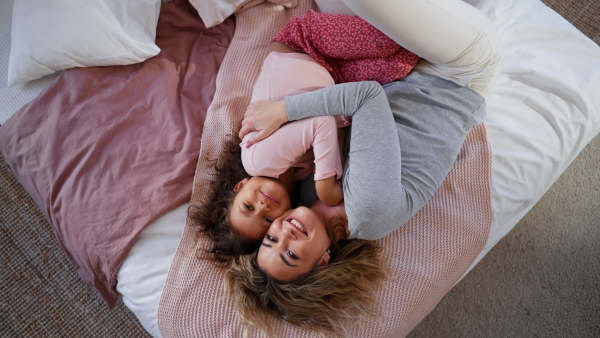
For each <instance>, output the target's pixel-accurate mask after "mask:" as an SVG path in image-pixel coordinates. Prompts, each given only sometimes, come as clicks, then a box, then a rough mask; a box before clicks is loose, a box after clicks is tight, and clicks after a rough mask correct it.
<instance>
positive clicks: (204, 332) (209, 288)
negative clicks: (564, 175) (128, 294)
mask: <svg viewBox="0 0 600 338" xmlns="http://www.w3.org/2000/svg"><path fill="white" fill-rule="evenodd" d="M252 1H253V4H255V5H254V6H252V7H249V8H248V6H246V7H244V8H243V10H242V11H240V12H238V13H237V14H236V32H235V35H234V38H233V41H232V42H231V45H230V47H229V50H228V52H227V54H226V56H225V59H224V61H223V64H222V66H221V69H220V71H219V75H218V77H217V91H216V93H215V97H214V99H213V102H212V105H211V106H210V107H209V110H208V115H207V117H206V121H205V124H204V130H203V134H202V143H201V150H200V158H199V161H198V165H197V168H196V174H195V181H194V188H193V191H192V199H191V203H192V204H195V205H197V204H200V203H203V201H204V198H205V195H206V194H205V191H206V186H207V183H208V182H209V181H210V179H211V175H210V174H211V172H212V169H211V168H210V162H209V161H208V160H209V159H211V158H214V157H218V155H219V154H220V153H221V151H222V146H223V142H224V140H226V139H227V138H229V137H231V136H234V135H231V130H232V127H233V126H234V125H235V124H236V123H238V122H239V121H240V120H241V119H242V117H243V113H244V111H245V108H246V106H247V105H248V103H249V100H250V95H251V91H252V86H253V84H254V81H255V79H256V77H257V76H258V74H259V70H260V66H261V63H262V60H263V59H264V57H265V51H266V47H267V45H268V43H269V41H270V39H271V37H273V36H274V35H275V33H276V32H277V31H278V30H279V29H280V28H281V27H282V26H283V25H285V24H286V23H287V22H288V20H289V18H290V17H293V16H297V15H300V14H302V13H304V12H306V11H307V10H309V9H311V7H312V5H313V2H312V1H310V0H299V1H298V3H296V2H295V1H294V0H289V1H291V2H292V3H286V5H287V6H282V4H281V2H282V0H278V1H280V4H276V3H273V2H261V1H258V0H252ZM272 1H274V0H272ZM490 187H491V152H490V148H489V144H488V142H487V136H486V130H485V127H484V126H483V125H481V126H477V127H475V128H474V129H473V131H472V132H471V134H470V135H469V136H468V137H467V140H466V142H465V144H464V146H463V149H462V151H461V153H460V155H459V157H458V159H457V161H456V164H455V166H454V168H453V170H452V171H451V172H450V174H449V176H448V178H447V179H446V181H445V182H444V184H443V186H442V187H441V188H440V190H439V191H438V192H437V193H436V194H435V196H434V197H433V199H432V200H431V201H430V202H429V203H428V204H427V205H426V206H425V208H423V209H422V210H421V211H420V212H419V213H418V214H417V215H416V216H415V217H414V218H413V219H412V220H411V221H409V222H408V223H407V224H406V225H404V226H403V227H402V228H400V229H399V230H397V231H395V232H394V233H392V234H391V235H389V236H387V237H386V238H384V239H383V240H381V241H380V244H381V246H382V247H383V248H384V249H383V255H384V257H385V259H387V261H388V263H389V265H390V267H391V268H392V270H393V276H392V277H393V278H392V279H390V280H388V281H385V282H384V283H383V285H382V287H381V288H380V290H379V291H378V293H377V297H378V303H377V306H378V308H379V310H380V313H381V314H382V316H381V317H379V318H376V317H368V316H365V317H364V318H361V319H359V320H355V321H352V322H349V323H347V327H348V331H349V332H350V334H351V335H352V336H356V337H366V336H369V337H373V336H383V337H401V336H405V335H407V334H408V333H409V332H410V331H411V330H412V329H413V328H414V327H415V326H416V325H417V324H418V323H419V322H420V321H421V320H422V319H423V318H424V317H425V316H426V315H427V314H428V313H429V312H430V311H431V310H432V309H433V307H434V306H435V305H436V304H437V303H438V302H439V301H440V299H441V298H442V297H443V296H444V295H445V294H446V293H447V292H448V291H449V290H450V289H451V288H452V286H453V285H454V284H455V283H456V282H457V281H458V280H459V279H460V277H461V276H462V275H463V273H464V272H465V271H466V270H467V269H468V267H469V266H470V265H471V264H472V262H473V261H474V259H475V258H476V256H477V255H478V254H479V252H480V251H481V250H482V248H483V246H484V244H485V243H486V241H487V238H488V232H489V229H490V225H491V221H492V211H491V200H490ZM209 246H210V242H209V240H208V239H205V238H200V239H197V235H196V232H195V230H194V229H193V228H192V227H191V226H188V225H186V227H185V230H184V233H183V235H182V238H181V242H180V244H179V248H178V249H177V253H176V254H175V257H174V259H173V263H172V264H171V269H170V271H169V275H168V278H167V281H166V284H165V286H164V289H163V293H162V298H161V302H160V305H159V310H158V321H159V327H160V331H161V333H162V335H163V336H165V337H217V336H222V337H240V336H243V333H244V328H243V326H242V324H241V320H240V318H238V315H237V313H236V311H235V309H234V306H233V304H232V303H231V301H230V300H229V299H227V297H226V296H225V294H224V284H225V282H224V279H223V277H224V272H225V270H224V268H221V267H218V266H216V265H215V264H214V263H213V261H212V259H211V257H210V256H208V255H205V256H202V257H198V255H197V249H198V248H208V247H209ZM273 326H274V328H275V332H276V335H277V336H280V337H291V336H294V337H312V336H316V334H314V333H313V332H311V331H310V330H307V329H301V328H297V327H293V326H291V325H289V324H286V323H281V322H278V321H276V320H273ZM253 330H255V329H250V331H249V332H248V333H249V336H251V337H254V336H259V335H260V333H259V332H256V331H253Z"/></svg>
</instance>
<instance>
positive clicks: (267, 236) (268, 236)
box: [265, 235, 277, 243]
mask: <svg viewBox="0 0 600 338" xmlns="http://www.w3.org/2000/svg"><path fill="white" fill-rule="evenodd" d="M265 238H266V239H267V240H268V241H269V242H273V243H277V238H275V237H273V236H271V235H266V236H265Z"/></svg>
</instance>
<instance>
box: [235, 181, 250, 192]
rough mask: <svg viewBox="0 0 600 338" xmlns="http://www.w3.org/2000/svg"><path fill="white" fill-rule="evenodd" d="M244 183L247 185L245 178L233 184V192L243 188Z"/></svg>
mask: <svg viewBox="0 0 600 338" xmlns="http://www.w3.org/2000/svg"><path fill="white" fill-rule="evenodd" d="M246 183H248V179H247V178H244V179H243V180H241V181H239V182H237V183H236V184H235V186H234V187H233V191H238V190H240V189H241V188H242V187H243V186H244V184H246Z"/></svg>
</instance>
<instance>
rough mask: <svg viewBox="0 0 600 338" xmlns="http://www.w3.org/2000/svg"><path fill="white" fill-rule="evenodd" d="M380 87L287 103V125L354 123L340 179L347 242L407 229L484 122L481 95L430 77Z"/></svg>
mask: <svg viewBox="0 0 600 338" xmlns="http://www.w3.org/2000/svg"><path fill="white" fill-rule="evenodd" d="M383 88H385V90H384V89H383ZM383 88H382V87H381V86H380V85H379V84H378V83H376V82H357V83H346V84H339V85H335V86H331V87H326V88H323V89H320V90H317V91H314V92H308V93H304V94H300V95H296V96H289V97H285V98H284V102H285V107H286V110H287V113H288V118H289V119H290V120H297V119H301V118H306V117H311V116H320V115H346V116H351V117H352V125H351V127H350V136H349V145H350V147H349V148H350V149H349V151H348V155H347V157H346V166H345V168H344V175H343V183H344V185H343V187H344V202H345V205H346V212H347V214H348V227H349V229H350V233H351V237H357V238H364V239H379V238H382V237H384V236H386V235H388V234H390V233H391V232H393V231H395V230H396V229H398V228H400V227H401V226H402V225H404V224H405V223H406V222H408V221H409V220H410V219H411V218H412V217H413V216H414V215H415V214H416V213H417V212H418V211H419V210H420V209H421V208H423V206H425V204H426V203H427V202H428V201H429V200H430V199H431V198H432V197H433V195H434V193H435V192H436V191H437V190H438V189H439V187H440V186H441V185H442V183H443V181H444V179H445V178H446V176H447V175H448V173H449V172H450V170H451V169H452V166H453V165H454V162H455V161H456V158H457V156H458V154H459V152H460V149H461V147H462V145H463V143H464V140H465V138H466V136H467V134H468V133H469V132H470V131H471V129H472V127H473V126H474V125H476V124H479V123H481V121H482V119H483V117H484V116H485V100H484V99H483V98H482V97H481V96H480V95H479V94H477V93H476V92H474V91H473V90H471V89H469V88H467V87H461V86H459V85H457V84H455V83H452V82H450V81H447V80H444V79H440V78H437V77H435V76H433V75H429V74H422V73H418V72H412V73H411V74H409V76H407V77H406V78H405V79H403V80H402V81H395V82H392V83H390V84H387V85H385V86H384V87H383Z"/></svg>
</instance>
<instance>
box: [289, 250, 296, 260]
mask: <svg viewBox="0 0 600 338" xmlns="http://www.w3.org/2000/svg"><path fill="white" fill-rule="evenodd" d="M287 255H288V256H289V257H290V258H291V259H298V256H296V254H295V253H293V252H291V251H290V250H288V251H287Z"/></svg>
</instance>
